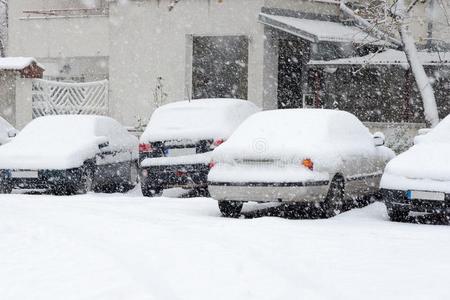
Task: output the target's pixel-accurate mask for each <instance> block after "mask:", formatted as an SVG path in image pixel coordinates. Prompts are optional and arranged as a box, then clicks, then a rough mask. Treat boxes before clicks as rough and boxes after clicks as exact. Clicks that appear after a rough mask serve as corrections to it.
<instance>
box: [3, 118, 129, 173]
mask: <svg viewBox="0 0 450 300" xmlns="http://www.w3.org/2000/svg"><path fill="white" fill-rule="evenodd" d="M105 142H109V143H110V144H112V145H111V147H121V146H122V147H133V148H137V139H136V138H135V137H133V136H131V135H130V134H128V132H127V131H126V129H125V128H124V127H123V126H122V125H120V124H119V123H118V122H117V121H115V120H114V119H111V118H109V117H105V116H93V115H61V116H46V117H40V118H37V119H35V120H33V121H31V122H30V123H29V124H28V125H27V126H25V128H24V129H23V130H22V131H21V132H20V133H19V134H18V135H17V137H15V138H14V139H13V140H12V141H11V142H10V143H8V144H7V145H5V146H3V147H0V168H1V169H5V168H8V169H67V168H74V167H79V166H81V165H82V164H83V163H84V162H85V160H87V159H90V158H94V157H95V155H96V154H97V153H98V152H99V145H100V144H102V143H105ZM111 150H115V149H111Z"/></svg>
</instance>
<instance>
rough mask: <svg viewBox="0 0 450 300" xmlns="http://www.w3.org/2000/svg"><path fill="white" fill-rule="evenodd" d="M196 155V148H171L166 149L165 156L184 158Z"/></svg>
mask: <svg viewBox="0 0 450 300" xmlns="http://www.w3.org/2000/svg"><path fill="white" fill-rule="evenodd" d="M196 153H197V149H196V148H171V149H167V156H169V157H174V156H184V155H193V154H196Z"/></svg>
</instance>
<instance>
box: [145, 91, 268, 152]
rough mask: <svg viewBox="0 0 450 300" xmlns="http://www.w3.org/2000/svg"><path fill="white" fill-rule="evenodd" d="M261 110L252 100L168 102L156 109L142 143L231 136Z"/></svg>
mask: <svg viewBox="0 0 450 300" xmlns="http://www.w3.org/2000/svg"><path fill="white" fill-rule="evenodd" d="M257 111H259V109H258V107H257V106H255V105H254V104H253V103H251V102H250V101H246V100H237V99H198V100H192V101H180V102H174V103H170V104H167V105H164V106H162V107H160V108H158V109H156V110H155V112H154V113H153V115H152V117H151V119H150V122H149V124H148V126H147V128H146V130H145V132H144V133H143V135H142V137H141V142H143V143H147V142H154V141H166V140H200V139H214V138H223V139H227V138H228V137H229V136H230V135H231V134H232V133H233V131H234V130H235V129H236V127H237V126H238V125H239V124H240V123H241V122H242V121H243V120H245V119H246V118H247V117H248V116H249V115H251V114H253V113H255V112H257Z"/></svg>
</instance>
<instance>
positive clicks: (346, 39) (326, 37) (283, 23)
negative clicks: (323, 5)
mask: <svg viewBox="0 0 450 300" xmlns="http://www.w3.org/2000/svg"><path fill="white" fill-rule="evenodd" d="M259 21H260V22H261V23H263V24H265V25H267V26H271V27H274V28H276V29H279V30H282V31H285V32H288V33H290V34H293V35H296V36H300V37H302V38H304V39H307V40H309V41H312V42H321V41H326V42H343V43H358V44H367V43H369V44H386V42H384V41H380V40H379V39H377V38H375V37H372V36H370V35H369V34H367V33H366V32H364V31H363V30H361V29H359V28H358V27H356V26H346V25H344V24H342V23H337V22H329V21H320V20H310V19H300V18H294V17H285V16H277V15H269V14H264V13H261V14H259Z"/></svg>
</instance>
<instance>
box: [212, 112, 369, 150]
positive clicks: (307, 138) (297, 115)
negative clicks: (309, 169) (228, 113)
mask: <svg viewBox="0 0 450 300" xmlns="http://www.w3.org/2000/svg"><path fill="white" fill-rule="evenodd" d="M332 142H334V145H335V146H342V147H346V146H347V145H348V144H352V147H355V144H357V145H356V147H365V148H366V150H367V151H373V149H374V144H373V137H372V135H371V134H370V132H369V130H368V129H367V128H366V127H365V126H364V125H363V124H362V123H361V122H360V121H359V120H358V119H357V118H356V117H355V116H354V115H352V114H350V113H348V112H345V111H337V110H325V109H286V110H273V111H264V112H260V113H257V114H255V115H253V116H251V117H249V118H248V119H247V120H246V121H245V122H244V123H242V125H241V126H239V128H238V129H237V130H236V131H235V133H234V134H233V135H232V136H231V137H230V138H229V140H228V141H227V142H226V143H224V144H223V145H222V146H221V147H219V148H217V149H216V150H215V151H214V152H215V155H220V154H224V155H239V156H247V157H258V156H262V157H279V156H284V155H288V156H291V155H296V154H300V153H299V149H302V151H304V152H305V153H309V154H313V153H316V154H317V153H319V152H321V151H329V150H330V149H327V147H324V146H325V144H328V143H332Z"/></svg>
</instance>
